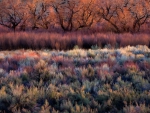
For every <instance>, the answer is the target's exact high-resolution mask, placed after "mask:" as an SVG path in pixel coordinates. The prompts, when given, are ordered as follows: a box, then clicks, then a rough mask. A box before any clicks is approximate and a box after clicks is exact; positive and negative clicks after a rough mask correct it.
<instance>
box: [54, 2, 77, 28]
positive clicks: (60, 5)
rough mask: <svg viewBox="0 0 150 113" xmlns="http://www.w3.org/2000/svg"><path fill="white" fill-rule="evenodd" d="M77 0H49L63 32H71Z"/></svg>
mask: <svg viewBox="0 0 150 113" xmlns="http://www.w3.org/2000/svg"><path fill="white" fill-rule="evenodd" d="M79 3H80V1H79V0H57V1H55V0H51V7H52V8H53V9H54V12H55V14H56V18H57V20H58V24H60V26H61V28H62V29H63V30H64V31H72V30H73V28H74V25H73V21H74V17H75V15H76V14H77V12H78V11H79V10H78V5H79Z"/></svg>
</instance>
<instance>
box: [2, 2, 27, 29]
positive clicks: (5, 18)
mask: <svg viewBox="0 0 150 113" xmlns="http://www.w3.org/2000/svg"><path fill="white" fill-rule="evenodd" d="M0 4H1V6H3V7H1V13H0V24H1V25H2V26H5V27H8V28H12V29H13V30H14V32H15V30H16V27H17V26H18V25H19V24H20V23H21V21H22V20H23V18H24V15H25V11H24V6H23V3H22V1H21V0H3V1H1V3H0Z"/></svg>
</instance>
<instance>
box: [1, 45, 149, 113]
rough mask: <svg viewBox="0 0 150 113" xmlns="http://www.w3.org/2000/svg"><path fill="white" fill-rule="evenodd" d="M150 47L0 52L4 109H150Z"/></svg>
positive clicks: (143, 112) (61, 112)
mask: <svg viewBox="0 0 150 113" xmlns="http://www.w3.org/2000/svg"><path fill="white" fill-rule="evenodd" d="M149 75H150V49H149V48H148V47H147V46H142V45H137V46H126V47H123V48H122V47H120V48H116V49H114V48H112V46H110V45H108V46H105V47H103V49H100V48H99V47H95V46H94V47H92V48H91V49H79V47H74V49H72V50H66V51H60V50H49V49H42V50H29V49H27V50H24V49H19V50H14V51H8V50H5V51H0V112H2V113H149V112H150V76H149Z"/></svg>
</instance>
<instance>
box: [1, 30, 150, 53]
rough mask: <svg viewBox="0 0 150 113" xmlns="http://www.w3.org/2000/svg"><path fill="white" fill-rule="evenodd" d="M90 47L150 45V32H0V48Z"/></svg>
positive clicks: (62, 48) (59, 48)
mask: <svg viewBox="0 0 150 113" xmlns="http://www.w3.org/2000/svg"><path fill="white" fill-rule="evenodd" d="M76 45H77V46H78V47H79V48H84V49H88V48H91V46H95V45H97V46H98V47H100V48H104V47H105V46H106V45H109V46H110V47H112V48H118V47H125V46H128V45H131V46H135V45H146V46H148V47H150V36H149V34H146V33H145V34H142V33H139V34H130V33H125V34H114V33H87V34H86V33H85V32H84V33H81V32H72V33H65V34H64V33H49V32H16V33H15V34H14V33H13V32H8V33H6V32H5V33H1V34H0V49H1V50H14V49H21V48H24V49H56V50H68V49H72V48H74V46H76Z"/></svg>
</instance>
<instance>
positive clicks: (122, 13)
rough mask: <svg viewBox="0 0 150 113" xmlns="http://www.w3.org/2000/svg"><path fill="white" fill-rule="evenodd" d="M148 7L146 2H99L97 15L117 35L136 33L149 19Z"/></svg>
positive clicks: (139, 0)
mask: <svg viewBox="0 0 150 113" xmlns="http://www.w3.org/2000/svg"><path fill="white" fill-rule="evenodd" d="M149 7H150V2H149V1H147V0H111V1H105V0H100V1H99V3H98V8H99V10H98V12H97V14H98V15H99V16H100V17H102V18H103V19H104V20H105V21H106V22H108V23H109V24H110V25H111V26H112V27H113V28H114V31H115V32H117V33H120V32H137V31H140V28H141V26H142V25H143V24H145V23H146V21H147V20H148V18H149V15H150V14H149V13H150V10H149V9H150V8H149Z"/></svg>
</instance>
